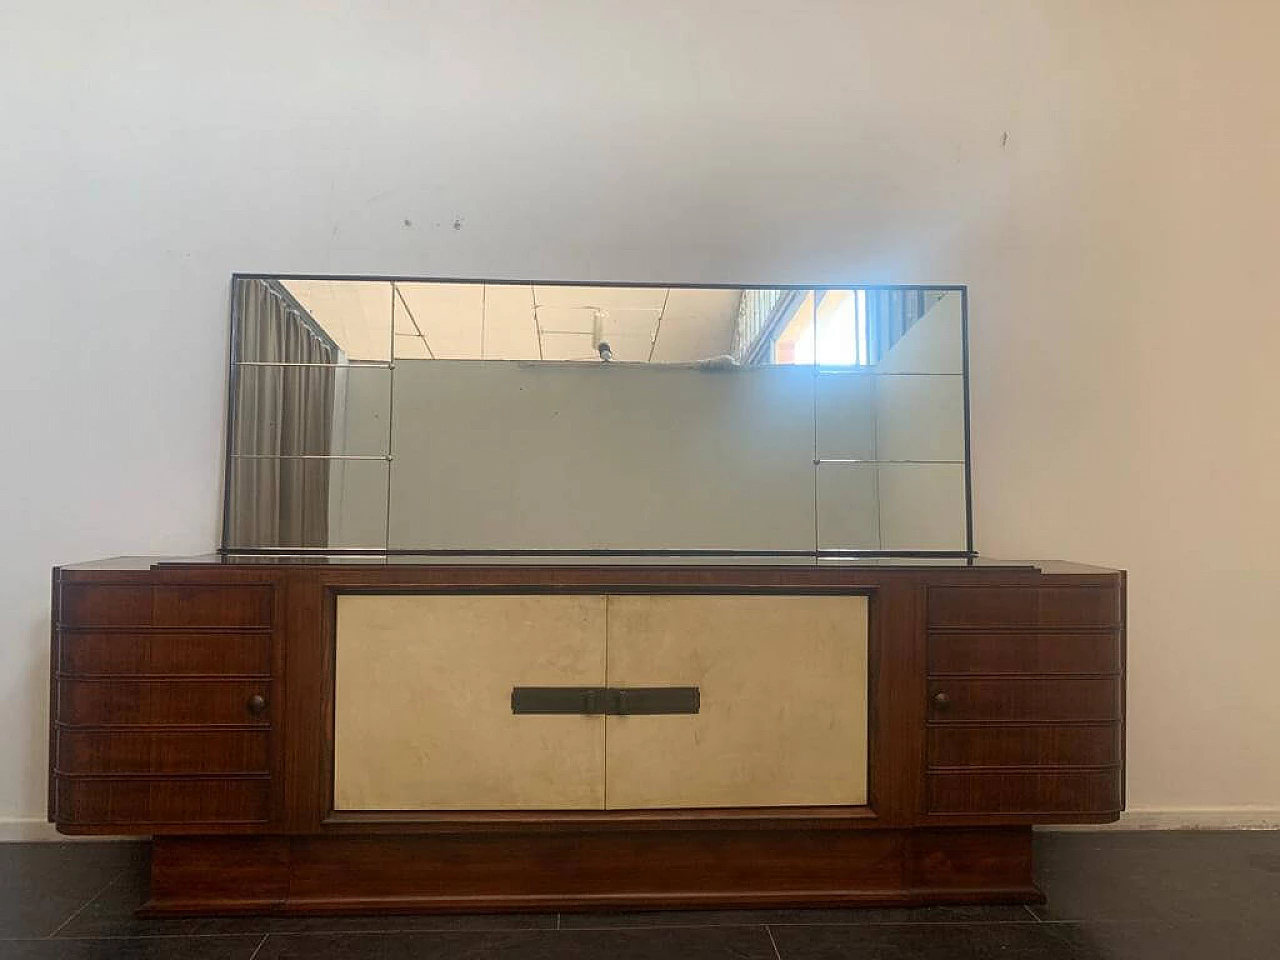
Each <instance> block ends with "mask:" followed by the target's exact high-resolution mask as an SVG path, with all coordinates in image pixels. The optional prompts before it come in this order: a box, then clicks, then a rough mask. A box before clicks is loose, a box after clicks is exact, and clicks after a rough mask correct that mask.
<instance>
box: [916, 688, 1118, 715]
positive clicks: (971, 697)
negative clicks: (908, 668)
mask: <svg viewBox="0 0 1280 960" xmlns="http://www.w3.org/2000/svg"><path fill="white" fill-rule="evenodd" d="M940 695H941V697H940ZM943 698H945V702H939V701H940V699H943ZM1119 716H1120V683H1119V681H1118V680H1116V679H1110V678H1107V679H1077V678H1071V679H1068V678H1063V679H1059V680H1012V679H1011V680H957V679H952V680H931V681H929V720H930V721H932V722H934V723H946V722H948V721H955V720H1039V721H1053V720H1116V719H1119Z"/></svg>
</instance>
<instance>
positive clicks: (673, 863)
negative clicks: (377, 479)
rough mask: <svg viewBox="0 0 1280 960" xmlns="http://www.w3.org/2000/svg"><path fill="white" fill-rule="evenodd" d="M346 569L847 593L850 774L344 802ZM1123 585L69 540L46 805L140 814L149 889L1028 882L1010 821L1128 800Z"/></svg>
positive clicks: (449, 586)
mask: <svg viewBox="0 0 1280 960" xmlns="http://www.w3.org/2000/svg"><path fill="white" fill-rule="evenodd" d="M349 594H411V595H417V594H432V595H435V594H448V595H459V594H466V595H479V596H484V595H513V594H516V595H525V594H587V595H627V594H639V595H658V596H666V595H672V594H676V595H686V594H692V595H701V594H709V595H715V596H719V595H726V596H733V595H750V596H756V595H760V596H769V595H787V596H808V595H835V596H842V595H845V596H857V597H864V598H866V606H865V609H866V611H867V619H866V628H865V640H866V644H865V657H866V686H865V691H864V695H865V702H866V730H867V736H866V743H865V745H864V746H865V762H866V776H865V780H864V783H865V791H864V793H865V797H866V802H865V803H859V804H856V805H846V806H799V805H786V806H768V807H762V806H736V807H725V806H713V807H687V808H680V809H665V808H660V809H650V808H646V809H543V810H532V809H503V810H496V809H488V810H484V809H459V810H448V809H429V810H425V809H416V810H396V809H378V810H343V809H336V808H335V802H334V782H335V779H334V756H335V748H334V744H335V674H336V666H335V665H336V664H337V662H338V657H337V656H336V633H335V631H336V627H335V624H336V620H337V616H336V611H337V608H338V600H339V597H341V596H344V595H349ZM1124 611H1125V599H1124V574H1123V573H1122V572H1120V571H1113V570H1105V569H1100V568H1093V567H1082V566H1078V565H1069V564H1039V565H1031V564H1024V565H1018V564H1001V563H993V562H990V561H982V562H976V561H954V562H949V563H937V562H933V563H929V564H927V565H926V564H923V563H921V564H912V563H911V562H910V561H904V562H903V563H902V564H901V565H892V564H886V563H884V562H876V563H866V564H858V563H848V564H835V563H831V564H828V563H820V564H814V563H812V562H810V563H808V564H795V565H790V564H785V563H769V564H764V563H759V564H757V563H748V562H742V561H739V562H738V563H737V564H734V563H733V562H714V563H713V562H707V563H697V564H688V563H684V562H682V563H679V564H671V563H668V564H662V563H658V562H654V563H647V562H643V563H640V562H637V563H625V564H622V563H613V562H610V563H602V562H599V561H595V562H593V561H591V560H580V561H577V562H573V563H561V562H552V563H542V564H539V563H535V562H532V561H530V562H522V563H511V562H495V561H488V562H486V561H475V562H470V561H467V562H463V561H455V560H450V561H448V562H439V561H434V562H424V563H404V564H397V563H392V562H387V561H385V560H384V561H379V562H368V561H360V560H349V561H344V560H339V559H330V560H328V561H326V562H319V561H317V562H301V561H282V560H278V559H270V560H269V559H265V558H264V559H261V560H243V561H240V562H230V561H228V560H223V559H220V558H192V559H190V560H185V561H183V560H176V561H151V560H147V559H145V558H144V559H127V558H126V559H120V560H115V561H101V562H96V563H89V564H80V565H75V566H68V567H62V568H59V569H56V570H55V571H54V575H53V644H52V690H51V718H50V770H49V818H50V820H52V821H53V822H54V823H55V824H56V825H57V827H58V829H59V830H60V831H61V832H63V833H66V834H111V835H119V834H140V835H152V836H154V838H155V843H154V848H153V856H152V899H151V901H150V903H149V904H148V906H147V907H146V908H145V909H146V910H147V911H149V912H153V913H230V912H263V913H319V912H413V911H427V910H463V911H471V910H494V909H548V908H611V907H626V908H633V909H634V908H646V907H650V908H657V907H711V906H733V905H736V906H751V905H757V906H762V905H835V904H868V905H871V904H922V903H939V902H950V903H963V902H983V901H987V902H989V901H1010V902H1017V901H1035V900H1037V899H1039V896H1040V895H1039V893H1038V891H1037V889H1036V887H1035V885H1034V883H1033V881H1032V871H1031V868H1032V863H1031V826H1032V825H1033V824H1045V823H1101V822H1107V821H1112V820H1115V819H1116V818H1117V817H1118V816H1119V813H1120V811H1121V809H1122V808H1123V797H1124ZM464 640H465V638H464ZM780 642H782V643H786V642H787V641H786V638H785V637H783V638H780ZM637 722H640V721H639V720H637ZM804 746H805V744H797V745H796V747H797V749H802V748H804ZM861 758H862V754H861V753H860V754H859V756H858V761H857V762H858V763H861ZM847 760H848V757H846V756H841V757H832V765H833V767H836V766H838V765H839V764H840V763H841V762H842V761H847ZM859 772H861V771H859ZM447 793H448V791H445V794H446V795H447ZM858 795H859V796H861V795H862V794H858Z"/></svg>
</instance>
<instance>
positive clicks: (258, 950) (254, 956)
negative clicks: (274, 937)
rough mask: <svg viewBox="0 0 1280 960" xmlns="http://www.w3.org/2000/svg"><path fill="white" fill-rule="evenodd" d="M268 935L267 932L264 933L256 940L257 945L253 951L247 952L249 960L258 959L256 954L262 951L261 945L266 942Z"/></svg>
mask: <svg viewBox="0 0 1280 960" xmlns="http://www.w3.org/2000/svg"><path fill="white" fill-rule="evenodd" d="M269 936H271V934H269V933H264V934H263V935H262V939H261V940H259V941H258V945H257V946H256V947H254V948H253V953H251V954H249V960H258V954H259V953H260V952H261V951H262V945H263V944H264V943H266V942H267V937H269Z"/></svg>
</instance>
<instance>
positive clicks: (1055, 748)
mask: <svg viewBox="0 0 1280 960" xmlns="http://www.w3.org/2000/svg"><path fill="white" fill-rule="evenodd" d="M928 758H929V766H931V767H1018V766H1027V767H1036V766H1043V767H1052V766H1064V767H1070V766H1075V767H1104V766H1112V765H1114V764H1116V763H1119V762H1120V725H1119V724H1115V723H1108V724H1092V725H1071V724H1036V725H1034V726H1025V727H1020V726H1015V725H1008V726H972V727H970V726H962V725H955V726H936V727H930V728H929V747H928Z"/></svg>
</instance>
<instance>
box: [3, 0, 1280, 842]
mask: <svg viewBox="0 0 1280 960" xmlns="http://www.w3.org/2000/svg"><path fill="white" fill-rule="evenodd" d="M1278 34H1280V5H1277V4H1276V3H1274V2H1273V0H1160V2H1156V0H1135V2H1130V3H1110V2H1103V0H903V2H900V3H892V4H889V3H884V2H881V0H840V2H837V0H816V2H812V3H808V4H804V5H789V4H772V5H763V6H761V5H744V4H738V3H730V2H728V0H655V2H652V3H647V4H607V3H599V2H587V0H579V2H564V3H559V4H531V5H515V4H510V3H502V4H498V3H494V2H485V0H466V2H463V0H445V2H440V3H436V4H432V5H420V4H409V3H391V4H384V5H370V4H361V5H350V6H348V7H344V8H341V9H338V8H333V9H326V11H325V12H324V14H323V15H316V13H315V10H314V9H313V5H311V4H305V3H302V2H301V0H276V2H273V3H261V2H255V3H249V2H241V0H235V2H228V3H221V4H216V5H206V6H204V7H199V6H192V5H187V6H184V7H182V8H177V7H175V8H174V9H172V10H168V11H167V12H165V13H164V14H163V15H160V14H158V13H156V11H155V8H154V5H152V4H144V3H141V2H140V0H125V2H121V3H116V4H112V5H110V7H109V8H108V7H106V6H104V5H101V4H92V3H88V2H85V0H63V2H54V3H51V2H49V0H39V2H37V0H11V2H10V3H9V4H7V5H6V9H5V30H4V31H3V34H2V35H0V89H4V90H5V91H6V107H5V111H4V115H5V120H4V123H5V127H4V131H3V138H2V141H3V146H2V147H0V184H2V185H3V186H0V222H2V223H4V225H5V227H4V229H3V230H0V262H3V263H4V264H5V266H6V269H5V271H4V272H3V275H2V276H0V296H2V298H3V300H2V302H3V303H4V304H5V311H4V315H3V316H4V319H3V320H0V323H3V324H4V335H5V338H6V346H7V348H8V354H9V355H10V356H16V357H21V358H23V359H24V361H27V362H23V363H21V364H12V365H10V366H9V368H8V369H7V371H6V375H5V378H4V381H3V383H4V391H5V403H4V404H2V405H0V437H3V442H4V452H5V456H6V458H7V469H6V472H5V479H6V486H5V490H4V503H5V520H4V524H5V529H4V533H5V537H4V541H3V545H2V546H0V610H3V611H4V617H3V619H2V620H0V704H3V706H2V707H0V722H2V723H3V726H4V728H5V730H6V731H8V734H9V735H8V736H6V737H5V738H4V740H3V742H0V771H2V772H3V774H4V775H3V777H0V817H7V818H11V819H14V820H16V819H20V818H27V819H28V822H29V823H30V824H31V825H32V826H31V829H35V828H36V825H38V824H39V823H41V821H42V820H43V809H44V790H45V782H46V781H45V774H44V770H45V744H46V743H47V737H46V734H45V732H44V718H45V715H46V713H45V711H46V697H47V691H48V684H47V673H46V671H47V663H48V652H47V645H48V624H47V611H48V566H49V565H50V564H52V563H55V562H60V561H71V560H77V559H82V558H85V557H92V556H99V555H109V554H116V553H125V552H153V553H154V552H185V551H202V550H207V549H209V548H210V547H211V546H213V545H214V543H215V542H216V536H217V534H216V530H217V516H218V504H219V502H220V498H219V480H218V477H219V471H220V439H221V438H220V433H221V429H222V426H221V425H222V410H223V377H224V370H223V364H224V358H225V336H226V324H227V321H226V316H227V307H228V290H229V284H228V275H229V274H230V272H231V271H233V270H237V269H239V270H279V271H295V272H304V271H309V272H328V273H366V274H373V273H382V274H385V273H400V274H409V275H424V274H426V275H436V276H450V275H452V276H497V277H539V278H580V279H591V278H600V279H609V280H670V281H691V282H696V281H704V282H715V281H722V282H744V281H757V282H774V283H781V282H796V283H806V282H807V283H816V282H829V283H842V282H843V283H855V282H873V281H934V282H946V281H951V282H965V283H969V284H970V285H971V303H970V306H971V312H972V318H973V324H972V333H971V338H972V361H973V380H974V387H973V425H974V457H975V464H976V467H975V484H976V497H977V501H976V508H977V515H976V522H977V531H978V545H979V547H980V549H982V550H983V551H984V552H986V553H989V554H992V555H1005V556H1017V555H1024V556H1035V555H1043V556H1059V557H1071V558H1074V559H1079V560H1094V561H1099V562H1104V563H1114V564H1119V565H1123V566H1126V567H1128V568H1129V569H1130V571H1131V580H1130V653H1129V664H1130V669H1131V671H1132V677H1131V681H1130V686H1129V706H1130V722H1129V750H1130V754H1129V755H1130V769H1129V780H1128V783H1129V800H1130V803H1131V804H1132V805H1134V806H1135V807H1139V808H1146V809H1157V810H1166V811H1169V810H1178V809H1184V808H1213V809H1215V810H1222V811H1225V812H1224V813H1221V814H1219V815H1217V816H1218V817H1219V822H1224V821H1231V820H1239V819H1247V818H1248V817H1249V816H1250V814H1249V813H1248V812H1247V811H1245V812H1240V811H1239V810H1237V811H1236V812H1235V813H1232V809H1233V808H1240V807H1244V806H1248V805H1254V806H1257V807H1268V808H1270V809H1271V810H1272V811H1273V813H1274V814H1275V816H1274V817H1273V818H1276V819H1280V810H1277V808H1280V757H1278V756H1277V751H1278V750H1280V748H1278V747H1277V738H1276V737H1275V727H1276V723H1275V699H1276V698H1275V692H1274V691H1275V676H1276V674H1277V673H1280V643H1277V642H1276V640H1277V637H1276V625H1275V613H1274V608H1275V604H1274V602H1273V594H1274V593H1275V590H1276V584H1277V581H1278V580H1280V551H1278V550H1277V543H1280V529H1278V527H1280V520H1278V519H1277V518H1280V430H1277V429H1276V426H1275V414H1276V409H1277V406H1278V404H1277V400H1278V397H1277V391H1278V388H1277V377H1276V360H1275V357H1276V355H1277V353H1278V352H1280V323H1277V322H1276V317H1275V312H1276V310H1275V306H1274V303H1275V297H1274V295H1273V293H1272V291H1271V290H1270V281H1271V278H1272V277H1273V276H1274V274H1275V272H1276V263H1275V261H1276V252H1277V250H1280V209H1278V207H1280V200H1278V199H1277V198H1278V196H1280V73H1278V71H1280V67H1278V66H1277V58H1276V56H1275V51H1274V49H1273V48H1274V40H1275V37H1276V36H1277V35H1278ZM281 37H287V38H288V42H281ZM620 49H622V50H625V56H624V55H621V54H620ZM778 50H783V51H786V52H787V54H788V55H787V56H784V57H779V56H777V55H776V53H777V51H778ZM797 50H803V51H804V55H803V56H802V57H796V56H794V55H793V54H794V52H795V51H797ZM796 144H802V145H803V148H802V149H796ZM32 411H38V414H39V415H38V416H33V415H32ZM17 829H19V827H12V830H17Z"/></svg>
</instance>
